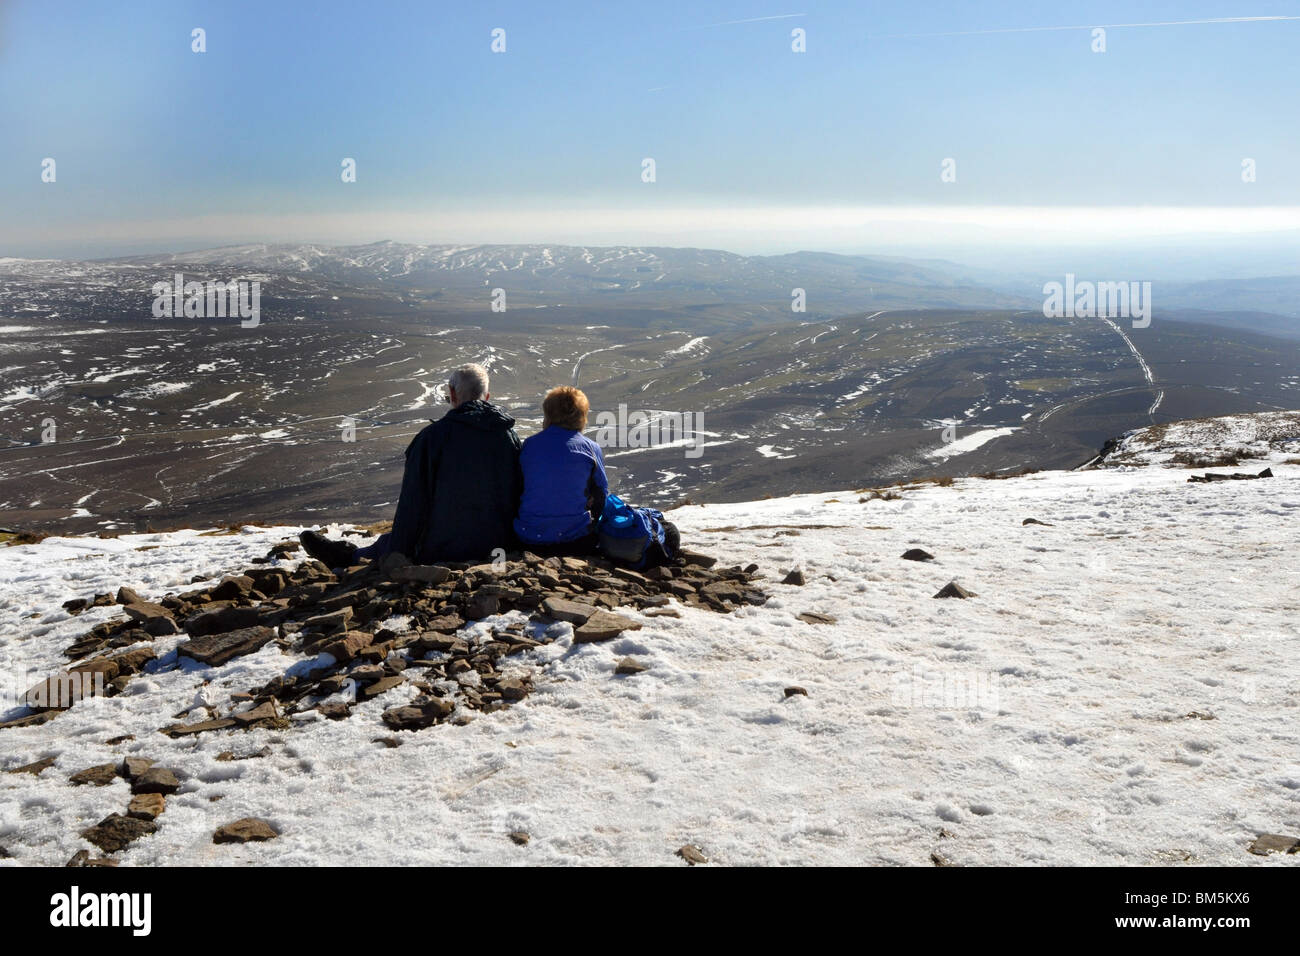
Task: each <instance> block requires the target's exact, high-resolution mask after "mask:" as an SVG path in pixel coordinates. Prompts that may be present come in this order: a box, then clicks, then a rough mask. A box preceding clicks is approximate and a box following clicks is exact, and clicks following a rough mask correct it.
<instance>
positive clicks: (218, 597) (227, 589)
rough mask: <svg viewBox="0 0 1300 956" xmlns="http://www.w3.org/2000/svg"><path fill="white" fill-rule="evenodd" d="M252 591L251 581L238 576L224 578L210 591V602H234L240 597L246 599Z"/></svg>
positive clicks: (248, 578)
mask: <svg viewBox="0 0 1300 956" xmlns="http://www.w3.org/2000/svg"><path fill="white" fill-rule="evenodd" d="M252 589H253V579H252V578H250V577H245V576H244V575H239V576H237V577H232V578H225V579H224V580H222V582H221V583H220V584H218V585H217V586H216V587H214V588H213V589H212V600H214V601H234V600H237V599H239V598H241V597H246V596H247V595H248V592H249V591H251V590H252Z"/></svg>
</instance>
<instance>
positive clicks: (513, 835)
mask: <svg viewBox="0 0 1300 956" xmlns="http://www.w3.org/2000/svg"><path fill="white" fill-rule="evenodd" d="M510 839H511V840H513V841H514V842H515V845H516V846H528V841H529V840H531V839H532V837H531V836H529V835H528V834H527V833H526V832H525V831H523V830H511V831H510Z"/></svg>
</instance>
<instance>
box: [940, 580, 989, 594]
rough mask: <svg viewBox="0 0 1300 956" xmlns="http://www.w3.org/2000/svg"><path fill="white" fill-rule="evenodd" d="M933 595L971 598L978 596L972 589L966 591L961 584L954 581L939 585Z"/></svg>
mask: <svg viewBox="0 0 1300 956" xmlns="http://www.w3.org/2000/svg"><path fill="white" fill-rule="evenodd" d="M935 597H937V598H973V597H979V595H978V594H976V593H975V592H974V591H967V590H966V589H965V588H964V587H962V586H961V585H960V584H958V583H957V582H956V581H949V582H948V583H947V584H945V585H944V586H943V587H941V588H940V589H939V593H938V594H936V595H935Z"/></svg>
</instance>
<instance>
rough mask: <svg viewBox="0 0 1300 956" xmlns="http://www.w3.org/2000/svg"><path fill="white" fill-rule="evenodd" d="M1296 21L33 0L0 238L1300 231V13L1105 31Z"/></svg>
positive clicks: (938, 238) (329, 0)
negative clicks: (1249, 163) (496, 38)
mask: <svg viewBox="0 0 1300 956" xmlns="http://www.w3.org/2000/svg"><path fill="white" fill-rule="evenodd" d="M792 14H798V15H797V16H792ZM1268 16H1273V17H1286V16H1289V17H1297V18H1300V2H1278V0H1252V2H1250V3H1249V5H1247V4H1244V3H1241V2H1231V3H1229V2H1218V3H1205V2H1178V3H1170V2H1156V3H1144V2H1122V3H1117V2H1111V3H1071V2H1058V3H1046V4H1044V3H1013V2H997V0H989V2H981V3H970V2H942V3H861V2H827V0H792V2H788V3H787V2H784V0H781V2H778V0H764V2H719V3H707V2H706V3H698V2H696V3H673V2H656V3H647V4H632V3H613V2H602V3H563V2H549V3H536V2H532V3H472V4H471V3H458V4H444V3H435V2H428V0H424V2H409V3H408V2H384V0H375V2H372V3H368V4H355V3H345V2H337V0H316V2H313V3H310V4H301V3H295V4H290V3H282V2H276V0H260V2H246V0H222V2H212V3H187V2H177V0H165V2H162V0H159V2H148V0H137V2H126V3H121V4H105V3H102V2H93V3H92V2H84V0H74V2H49V0H46V2H34V0H8V2H3V3H2V4H0V90H3V95H0V144H2V145H3V149H0V255H3V254H10V255H32V254H53V253H52V252H51V250H58V249H63V250H67V254H84V253H88V252H89V251H107V250H108V249H111V248H121V249H124V250H125V249H129V248H164V247H176V246H185V245H191V246H192V245H195V244H202V243H204V242H213V243H215V242H219V241H240V240H258V241H265V240H279V239H311V240H318V241H329V240H336V241H369V240H373V239H377V238H384V237H391V238H396V239H408V240H428V241H493V240H495V241H545V240H549V241H586V242H600V241H628V242H662V243H664V244H675V245H688V244H690V245H703V244H708V245H720V246H724V247H727V248H738V250H739V251H750V250H751V249H759V248H762V249H763V250H764V251H766V250H768V249H771V250H779V249H782V248H784V247H785V246H790V247H817V246H820V247H824V248H856V247H858V246H863V247H867V246H871V245H872V244H873V243H875V244H876V245H879V244H880V243H881V242H886V243H887V242H890V241H893V242H895V243H896V244H898V245H899V246H900V248H903V247H905V248H907V250H908V251H909V252H913V251H916V249H920V248H924V247H925V246H926V245H927V244H934V245H935V246H936V248H938V247H939V246H943V245H944V243H947V244H949V245H951V244H952V243H953V242H957V241H970V242H978V241H979V239H980V237H981V235H984V234H985V233H989V234H996V236H997V237H999V238H1002V239H1006V240H1007V241H1021V242H1024V241H1030V240H1032V239H1033V238H1034V237H1035V236H1036V235H1037V234H1038V231H1039V229H1040V227H1047V228H1049V229H1050V230H1054V232H1053V233H1052V234H1055V233H1060V236H1061V237H1062V238H1061V240H1060V241H1065V240H1066V239H1068V238H1069V237H1070V236H1072V235H1073V236H1075V237H1076V238H1078V237H1090V238H1093V239H1097V240H1098V241H1100V240H1101V239H1102V237H1104V236H1106V235H1107V234H1110V235H1111V236H1112V237H1113V236H1114V235H1115V232H1116V230H1117V229H1118V230H1119V231H1120V232H1121V233H1122V234H1123V235H1122V236H1121V238H1125V237H1127V238H1132V237H1136V236H1138V235H1140V234H1142V235H1145V234H1146V233H1147V232H1152V233H1153V234H1159V233H1160V232H1161V231H1162V230H1164V231H1166V232H1177V233H1181V234H1197V235H1201V234H1204V235H1210V236H1212V235H1215V234H1217V233H1222V232H1225V231H1234V232H1240V231H1245V232H1249V233H1252V234H1254V233H1259V234H1263V233H1266V232H1268V231H1271V230H1276V229H1288V228H1289V229H1296V228H1297V227H1298V226H1300V221H1297V219H1296V217H1295V211H1296V209H1297V208H1300V123H1297V122H1296V106H1295V104H1296V103H1297V102H1300V68H1297V65H1296V51H1297V50H1298V49H1300V19H1296V20H1272V21H1262V22H1232V23H1213V24H1184V25H1168V26H1148V27H1124V26H1111V27H1110V28H1108V29H1107V36H1106V44H1107V51H1106V52H1105V53H1104V54H1097V53H1093V52H1092V51H1091V49H1090V43H1091V37H1090V33H1089V30H1088V29H1086V27H1088V26H1091V25H1098V24H1112V25H1114V24H1127V23H1134V22H1163V21H1188V20H1199V19H1210V18H1223V17H1268ZM758 18H764V19H758ZM734 21H750V22H734ZM1050 26H1078V27H1081V28H1082V29H1074V30H1036V31H1032V32H978V33H976V32H970V31H1000V30H1007V31H1024V28H1029V27H1050ZM194 27H203V28H204V29H205V30H206V31H207V46H208V51H207V52H206V53H203V54H196V53H193V52H191V50H190V31H191V29H192V28H194ZM494 27H501V28H504V29H505V30H506V44H507V49H506V52H505V53H504V54H493V53H492V52H491V50H490V42H491V37H490V31H491V30H492V29H493V28H494ZM796 27H798V28H802V29H804V30H806V31H807V52H806V53H802V54H796V53H793V52H792V51H791V48H790V44H791V37H790V32H791V30H792V29H794V28H796ZM935 33H951V34H958V35H945V36H933V35H916V34H935ZM45 157H53V158H54V159H55V160H56V162H57V164H58V165H57V176H58V179H57V182H56V183H54V184H46V183H42V182H41V181H40V163H41V160H42V159H43V158H45ZM343 157H353V158H355V159H356V161H357V169H358V177H357V179H358V181H357V182H356V183H353V184H343V183H342V182H341V181H340V177H339V172H340V161H341V159H342V158H343ZM644 157H653V158H654V159H655V161H656V164H657V170H656V172H657V181H656V182H655V183H653V184H646V183H643V182H642V181H641V177H640V171H641V161H642V159H643V158H644ZM947 157H952V158H953V159H955V160H956V169H957V181H956V182H953V183H943V182H941V181H940V164H941V162H942V161H943V160H944V159H945V158H947ZM1245 157H1250V158H1253V159H1254V160H1255V161H1256V163H1257V171H1258V172H1257V175H1258V180H1257V182H1255V183H1252V184H1244V183H1242V181H1241V176H1240V167H1241V161H1242V159H1243V158H1245ZM1135 207H1140V208H1142V209H1145V211H1141V212H1134V211H1133V210H1134V209H1135ZM1149 207H1156V209H1157V210H1158V211H1152V210H1151V209H1150V208H1149ZM1098 210H1113V211H1114V217H1108V216H1106V215H1099V213H1098ZM990 230H991V233H990V232H989V231H990ZM701 239H703V240H705V241H699V240H701ZM711 239H712V240H716V241H708V240H711ZM674 240H677V241H674ZM819 240H820V241H819ZM944 248H945V249H946V248H947V247H946V246H944ZM863 251H866V249H865V248H864V250H863ZM877 251H880V250H877Z"/></svg>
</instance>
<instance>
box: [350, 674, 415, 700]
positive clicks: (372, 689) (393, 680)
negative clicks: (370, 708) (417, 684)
mask: <svg viewBox="0 0 1300 956" xmlns="http://www.w3.org/2000/svg"><path fill="white" fill-rule="evenodd" d="M405 683H406V678H405V677H396V676H394V677H381V678H380V679H379V680H377V681H375V682H374V683H373V684H367V685H366V686H364V687H362V688H361V689H360V690H359V691H357V699H358V700H373V699H374V698H376V697H378V696H379V695H380V694H385V693H387V692H388V691H390V690H392V689H393V688H394V687H398V686H400V685H401V684H405Z"/></svg>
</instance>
